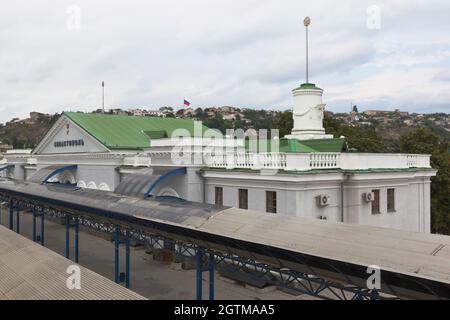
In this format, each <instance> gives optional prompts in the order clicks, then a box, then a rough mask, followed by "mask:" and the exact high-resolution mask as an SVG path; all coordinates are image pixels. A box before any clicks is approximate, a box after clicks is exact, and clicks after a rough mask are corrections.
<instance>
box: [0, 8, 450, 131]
mask: <svg viewBox="0 0 450 320" xmlns="http://www.w3.org/2000/svg"><path fill="white" fill-rule="evenodd" d="M373 4H374V2H373V1H361V0H349V1H345V2H340V3H337V2H336V1H324V0H322V1H314V2H311V1H300V0H280V1H268V0H266V1H261V0H259V1H256V0H239V1H238V0H228V1H225V0H216V1H213V2H212V1H206V0H190V1H175V0H152V1H144V0H141V1H139V0H131V1H127V2H126V3H125V2H122V1H106V0H103V1H100V0H99V1H88V0H79V1H75V2H73V1H58V2H55V1H50V0H41V1H39V2H38V3H34V2H29V1H24V0H17V1H15V2H13V3H11V2H10V3H5V2H3V3H0V45H1V50H0V70H1V72H0V97H1V100H0V121H1V122H4V121H7V120H9V119H11V118H12V117H15V116H20V117H25V116H26V114H27V113H28V112H30V111H32V110H39V111H42V112H57V111H62V110H67V109H69V108H71V109H72V110H74V109H76V108H79V109H80V110H85V109H89V110H92V109H95V108H98V107H99V106H100V104H101V87H100V83H101V81H102V80H105V82H106V84H107V87H106V89H107V91H106V92H107V95H106V103H107V106H109V107H116V106H118V107H133V106H136V105H140V106H141V105H146V106H154V107H157V106H162V105H180V104H181V102H182V101H183V99H184V98H188V99H189V100H190V101H192V102H193V104H194V105H201V106H206V105H226V104H235V105H241V106H255V107H271V106H277V107H279V108H281V109H284V108H287V107H289V105H290V104H291V94H290V91H291V89H292V88H293V87H294V86H296V85H298V84H299V83H301V82H302V81H303V80H304V60H305V56H304V30H303V27H302V19H303V17H304V16H306V15H310V16H311V17H312V26H311V77H312V79H313V80H314V82H317V83H318V84H320V85H321V86H322V87H323V88H324V89H325V90H326V93H327V95H326V97H327V98H329V99H330V100H329V101H328V103H329V105H330V108H331V109H333V108H334V109H333V110H339V108H340V105H341V104H342V102H343V101H346V100H348V101H349V100H354V101H355V100H356V101H358V104H360V105H361V104H365V103H367V104H370V105H371V106H373V105H376V106H378V107H380V108H388V107H391V106H394V105H395V106H396V107H399V108H401V109H406V110H407V109H410V108H415V109H416V110H421V111H432V110H434V109H436V110H437V109H439V110H441V109H442V108H445V105H447V106H448V105H449V104H448V101H449V100H448V98H449V97H448V94H447V92H450V82H449V81H444V80H445V79H447V78H446V77H445V74H444V73H443V72H445V70H446V69H448V67H449V66H450V63H449V54H448V53H449V52H450V25H449V24H448V23H447V19H448V17H447V15H448V12H449V10H450V3H448V1H445V0H442V1H438V0H432V1H424V0H417V1H415V2H414V5H412V4H411V2H410V1H404V0H391V1H386V0H385V1H381V0H380V1H375V4H378V5H379V6H380V8H381V9H382V11H381V12H382V16H381V17H382V25H381V26H382V27H381V30H378V31H373V30H368V29H367V28H366V19H367V14H366V9H367V7H368V6H369V5H373ZM70 5H78V6H79V7H80V9H81V20H80V21H81V29H80V30H69V29H68V28H67V26H66V25H67V19H68V18H69V16H68V14H67V12H66V10H67V8H68V6H70ZM394 81H395V83H394ZM362 107H363V108H364V106H362ZM345 110H346V109H345Z"/></svg>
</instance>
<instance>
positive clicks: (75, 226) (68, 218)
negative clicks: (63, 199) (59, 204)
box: [66, 214, 80, 263]
mask: <svg viewBox="0 0 450 320" xmlns="http://www.w3.org/2000/svg"><path fill="white" fill-rule="evenodd" d="M72 219H73V220H75V221H74V222H73V223H72V222H71V220H72ZM71 228H73V229H74V230H75V260H74V261H75V262H76V263H78V262H79V239H80V238H79V235H78V233H79V226H78V219H77V218H73V217H72V216H70V215H68V214H67V215H66V258H67V259H70V229H71Z"/></svg>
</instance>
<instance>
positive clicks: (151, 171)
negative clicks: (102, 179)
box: [114, 167, 186, 197]
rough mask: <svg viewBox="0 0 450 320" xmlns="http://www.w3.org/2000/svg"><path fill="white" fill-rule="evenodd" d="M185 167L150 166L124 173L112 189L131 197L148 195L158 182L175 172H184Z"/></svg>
mask: <svg viewBox="0 0 450 320" xmlns="http://www.w3.org/2000/svg"><path fill="white" fill-rule="evenodd" d="M185 173H186V168H184V167H180V168H176V167H175V168H171V167H169V168H168V167H152V168H147V169H141V170H139V171H137V172H135V173H131V174H128V175H126V176H125V177H124V178H123V180H122V181H121V182H120V183H119V185H118V186H117V187H116V189H115V190H114V192H115V193H118V194H121V195H125V196H131V197H143V196H145V197H148V196H149V195H151V192H152V191H153V190H154V189H155V188H156V187H157V186H158V184H159V183H160V182H162V181H164V180H165V179H168V178H170V177H172V176H174V175H177V174H185Z"/></svg>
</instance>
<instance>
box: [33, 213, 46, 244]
mask: <svg viewBox="0 0 450 320" xmlns="http://www.w3.org/2000/svg"><path fill="white" fill-rule="evenodd" d="M31 212H32V216H33V223H32V225H33V237H32V239H33V241H34V242H40V243H41V245H44V208H41V210H40V212H39V213H38V212H37V208H36V206H33V209H32V211H31ZM38 217H41V234H40V235H38V234H37V229H38V228H37V225H36V219H37V218H38Z"/></svg>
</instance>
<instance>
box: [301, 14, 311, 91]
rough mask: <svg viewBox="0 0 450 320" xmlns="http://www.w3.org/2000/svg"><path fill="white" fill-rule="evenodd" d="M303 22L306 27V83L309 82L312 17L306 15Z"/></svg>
mask: <svg viewBox="0 0 450 320" xmlns="http://www.w3.org/2000/svg"><path fill="white" fill-rule="evenodd" d="M303 24H304V25H305V27H306V83H309V38H308V36H309V35H308V27H309V25H310V24H311V18H310V17H306V18H305V20H303Z"/></svg>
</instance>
